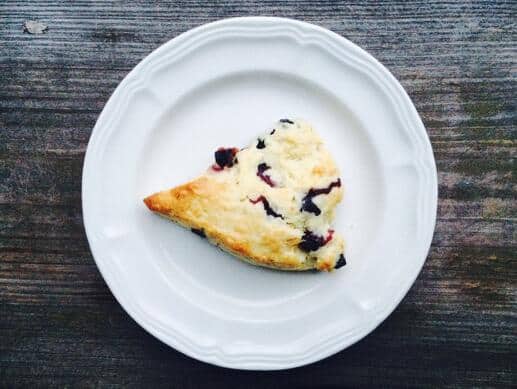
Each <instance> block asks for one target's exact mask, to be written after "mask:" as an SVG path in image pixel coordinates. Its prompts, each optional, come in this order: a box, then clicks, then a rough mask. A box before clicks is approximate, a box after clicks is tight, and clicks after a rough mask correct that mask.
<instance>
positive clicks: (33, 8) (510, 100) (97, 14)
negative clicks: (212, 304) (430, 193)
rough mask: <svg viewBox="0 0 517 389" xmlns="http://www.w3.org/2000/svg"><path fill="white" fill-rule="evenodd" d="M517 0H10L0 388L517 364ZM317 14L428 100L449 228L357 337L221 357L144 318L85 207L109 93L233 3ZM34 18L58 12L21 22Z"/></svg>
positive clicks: (5, 36)
mask: <svg viewBox="0 0 517 389" xmlns="http://www.w3.org/2000/svg"><path fill="white" fill-rule="evenodd" d="M516 10H517V5H516V3H515V1H457V2H456V1H454V2H453V1H435V0H433V1H427V2H405V1H383V2H378V1H349V2H336V1H329V0H319V1H312V0H311V1H306V0H297V1H294V0H293V1H272V0H269V1H236V0H231V1H210V2H199V1H195V0H186V1H160V2H156V1H144V0H137V1H132V2H128V3H124V2H117V1H83V0H80V1H74V2H70V3H65V2H62V1H43V0H34V1H31V2H22V1H15V0H4V1H2V2H1V3H0V387H9V388H15V387H65V386H74V387H76V386H77V387H92V386H102V387H104V386H130V387H171V386H172V387H181V388H197V387H202V386H206V384H207V383H208V382H209V383H210V385H211V387H221V388H227V387H234V386H238V387H243V386H246V387H249V388H259V387H314V386H318V387H343V386H347V387H361V386H368V387H370V386H382V387H414V386H419V387H436V386H440V387H442V386H443V387H472V386H503V387H504V386H506V387H510V386H515V385H516V384H517V377H516V375H517V374H516V372H515V366H516V362H517V358H516V346H515V345H516V335H515V334H516V330H515V322H516V312H517V309H516V308H517V306H516V305H517V293H516V287H515V280H516V279H517V266H516V264H515V260H516V257H517V255H516V253H517V244H516V232H515V227H514V223H515V220H516V215H517V196H516V189H517V183H516V181H515V180H516V178H515V172H516V168H515V166H516V165H515V157H516V154H517V148H516V139H517V137H516V132H517V130H516V99H515V96H516V73H517V48H516V40H517V39H516V31H515V30H516V28H515V20H516V18H515V16H516ZM246 15H271V16H287V17H292V18H297V19H301V20H305V21H308V22H312V23H316V24H319V25H321V26H323V27H326V28H330V29H331V30H333V31H335V32H337V33H339V34H341V35H343V36H345V37H347V38H348V39H350V40H352V41H353V42H355V43H357V44H359V45H360V46H361V47H363V48H365V49H366V50H368V51H369V52H370V53H372V54H373V55H374V56H376V57H377V58H378V59H379V60H380V61H381V62H382V63H383V64H384V65H386V66H387V67H388V69H389V70H390V71H391V72H392V73H393V74H394V75H395V76H396V77H397V78H398V79H399V80H400V81H401V83H402V84H403V86H404V87H405V88H406V90H407V91H408V93H409V95H410V96H411V98H412V99H413V101H414V103H415V105H416V107H417V110H418V111H419V113H420V114H421V116H422V118H423V120H424V123H425V125H426V128H427V130H428V133H429V136H430V138H431V141H432V144H433V149H434V153H435V157H436V162H437V167H438V172H439V192H440V200H439V208H438V220H437V227H436V233H435V236H434V239H433V246H432V248H431V251H430V253H429V257H428V259H427V262H426V264H425V266H424V269H423V270H422V273H421V274H420V276H419V278H418V279H417V281H416V282H415V285H414V286H413V287H412V289H411V291H410V292H409V294H408V295H407V296H406V298H405V299H404V300H403V302H402V303H401V305H400V306H399V307H398V308H397V309H396V311H395V312H394V313H393V315H392V316H390V317H389V318H388V319H387V320H386V321H385V322H384V323H383V324H382V325H381V326H380V327H379V328H378V329H376V330H375V331H374V332H373V333H372V334H371V335H369V336H368V337H367V338H365V339H364V340H362V341H361V342H359V343H358V344H356V345H354V346H352V347H351V348H349V349H347V350H345V351H343V352H341V353H339V354H337V355H335V356H333V357H331V358H328V359H325V360H323V361H320V362H318V363H316V364H313V365H311V366H309V367H306V368H299V369H294V370H288V371H282V372H245V371H234V370H227V369H221V368H217V367H213V366H209V365H206V364H204V363H201V362H197V361H195V360H192V359H190V358H188V357H186V356H183V355H182V354H180V353H178V352H176V351H174V350H172V349H170V348H168V347H167V346H165V345H163V344H161V343H160V342H159V341H157V340H156V339H154V338H153V337H152V336H150V335H148V334H147V333H146V332H145V331H144V330H142V329H141V328H140V327H139V326H138V325H137V324H136V323H134V322H133V321H132V320H131V319H130V318H129V316H128V315H127V314H125V313H124V312H123V310H122V308H121V307H120V306H119V305H118V303H117V302H116V301H115V300H114V298H113V296H112V295H111V293H110V291H109V289H108V288H107V286H106V285H105V283H104V281H103V280H102V278H101V276H100V274H99V272H98V270H97V268H96V267H95V264H94V262H93V259H92V257H91V254H90V251H89V248H88V244H87V242H86V238H85V234H84V229H83V225H82V213H81V199H80V196H81V193H80V191H81V170H82V161H83V157H84V152H85V150H86V145H87V142H88V139H89V136H90V133H91V129H92V128H93V126H94V124H95V120H96V119H97V117H98V115H99V113H100V111H101V110H102V107H103V106H104V104H105V103H106V101H107V99H108V98H109V96H110V94H111V93H112V92H113V90H114V88H115V87H116V86H117V85H118V83H119V82H120V81H121V80H122V78H123V77H124V76H125V75H126V74H127V73H128V72H129V71H130V70H131V68H133V67H134V66H135V65H136V64H137V63H138V62H139V61H140V60H141V59H142V58H143V57H145V56H146V55H147V54H148V53H149V52H150V51H152V50H153V49H155V48H156V47H157V46H159V45H160V44H162V43H164V42H165V41H167V40H169V39H170V38H172V37H174V36H176V35H178V34H179V33H181V32H184V31H186V30H188V29H190V28H192V27H195V26H197V25H200V24H203V23H206V22H209V21H213V20H217V19H220V18H223V17H232V16H246ZM26 20H38V21H41V22H43V23H45V24H46V25H48V31H46V32H45V33H43V34H41V35H30V34H26V33H24V32H23V27H22V25H23V23H24V21H26Z"/></svg>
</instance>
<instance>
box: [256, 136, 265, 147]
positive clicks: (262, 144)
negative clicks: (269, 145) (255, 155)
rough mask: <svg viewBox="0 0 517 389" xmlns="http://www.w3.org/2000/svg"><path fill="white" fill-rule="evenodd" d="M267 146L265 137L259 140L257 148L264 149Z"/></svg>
mask: <svg viewBox="0 0 517 389" xmlns="http://www.w3.org/2000/svg"><path fill="white" fill-rule="evenodd" d="M265 147H266V143H265V142H264V139H260V138H259V139H258V142H257V149H263V148H265Z"/></svg>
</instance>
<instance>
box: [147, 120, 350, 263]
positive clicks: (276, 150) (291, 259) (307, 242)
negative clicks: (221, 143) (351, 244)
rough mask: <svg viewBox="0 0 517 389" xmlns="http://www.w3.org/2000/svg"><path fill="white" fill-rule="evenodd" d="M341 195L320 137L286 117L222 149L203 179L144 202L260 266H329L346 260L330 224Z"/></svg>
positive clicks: (341, 246)
mask: <svg viewBox="0 0 517 389" xmlns="http://www.w3.org/2000/svg"><path fill="white" fill-rule="evenodd" d="M342 197H343V187H342V183H341V179H340V178H339V171H338V169H337V167H336V164H335V163H334V160H333V159H332V157H331V155H330V153H329V152H328V150H327V149H326V148H325V146H324V144H323V142H322V140H321V138H320V137H319V135H318V134H317V133H316V132H315V131H314V130H313V128H312V127H311V126H310V125H309V124H307V123H305V122H302V121H291V120H288V119H282V120H280V121H279V122H278V123H277V124H276V125H275V126H274V127H273V129H272V130H270V131H269V132H268V133H266V134H264V135H263V136H261V137H259V138H258V139H256V140H255V141H254V142H253V144H251V145H250V146H249V147H247V148H244V149H241V150H239V149H237V148H220V149H218V150H217V151H216V152H215V163H214V164H213V165H212V166H211V167H210V168H209V169H208V170H207V172H206V173H205V174H203V175H202V176H200V177H198V178H196V179H194V180H193V181H190V182H188V183H186V184H183V185H180V186H178V187H175V188H173V189H169V190H165V191H162V192H158V193H155V194H153V195H151V196H149V197H147V198H145V199H144V202H145V204H146V205H147V207H148V208H149V209H150V210H151V211H154V212H156V213H158V214H160V215H162V216H165V217H167V218H169V219H171V220H173V221H175V222H177V223H179V224H181V225H183V226H184V227H187V228H190V229H191V230H192V232H194V233H196V234H197V235H200V236H202V237H204V238H207V239H208V240H209V241H210V242H212V243H213V244H215V245H217V246H219V247H221V248H222V249H224V250H226V251H228V252H229V253H231V254H233V255H235V256H237V257H239V258H241V259H243V260H244V261H247V262H249V263H252V264H254V265H259V266H266V267H270V268H274V269H280V270H308V269H317V270H327V271H328V270H332V269H338V268H340V267H342V266H344V265H345V264H346V261H345V256H344V254H343V252H344V241H343V238H342V237H341V236H339V235H338V234H337V233H335V232H334V230H333V229H332V228H331V227H330V224H331V222H332V220H333V218H334V208H335V207H336V205H337V204H338V203H339V202H340V201H341V198H342Z"/></svg>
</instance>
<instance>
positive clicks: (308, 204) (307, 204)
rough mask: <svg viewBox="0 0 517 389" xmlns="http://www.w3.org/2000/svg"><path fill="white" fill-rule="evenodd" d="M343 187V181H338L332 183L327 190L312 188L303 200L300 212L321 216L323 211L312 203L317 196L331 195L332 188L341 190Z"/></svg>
mask: <svg viewBox="0 0 517 389" xmlns="http://www.w3.org/2000/svg"><path fill="white" fill-rule="evenodd" d="M340 186H341V179H339V178H338V179H337V180H336V181H334V182H331V183H330V184H329V186H327V187H326V188H320V189H315V188H311V189H309V191H308V192H307V194H306V195H305V196H304V198H303V199H302V207H301V208H300V212H303V211H305V212H310V213H313V214H315V215H316V216H319V215H320V214H321V210H320V209H319V208H318V206H317V205H316V204H314V202H313V201H312V199H313V198H314V197H316V196H319V195H321V194H329V193H330V192H331V191H332V188H334V187H336V188H339V187H340Z"/></svg>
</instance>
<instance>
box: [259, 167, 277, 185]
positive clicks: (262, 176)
mask: <svg viewBox="0 0 517 389" xmlns="http://www.w3.org/2000/svg"><path fill="white" fill-rule="evenodd" d="M269 169H271V166H268V164H266V163H264V162H262V163H261V164H259V165H258V166H257V176H258V177H260V179H261V180H262V181H264V182H265V183H266V184H268V185H269V186H270V187H272V188H273V187H275V185H276V184H275V182H274V181H273V180H272V179H271V177H270V176H268V175H266V174H264V172H265V171H266V170H269Z"/></svg>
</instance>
